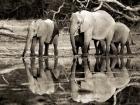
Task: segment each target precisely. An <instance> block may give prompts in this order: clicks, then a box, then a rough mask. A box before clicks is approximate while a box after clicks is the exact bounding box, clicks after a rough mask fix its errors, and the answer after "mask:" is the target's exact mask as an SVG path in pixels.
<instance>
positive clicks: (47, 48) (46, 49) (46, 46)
mask: <svg viewBox="0 0 140 105" xmlns="http://www.w3.org/2000/svg"><path fill="white" fill-rule="evenodd" d="M44 44H45V52H44V55H45V56H48V55H49V54H48V51H49V44H48V43H44Z"/></svg>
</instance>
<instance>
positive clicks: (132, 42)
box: [129, 32, 136, 45]
mask: <svg viewBox="0 0 140 105" xmlns="http://www.w3.org/2000/svg"><path fill="white" fill-rule="evenodd" d="M129 40H130V43H131V44H132V45H136V43H135V42H134V40H133V37H132V33H131V32H129Z"/></svg>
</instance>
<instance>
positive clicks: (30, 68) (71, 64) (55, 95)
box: [0, 56, 140, 105]
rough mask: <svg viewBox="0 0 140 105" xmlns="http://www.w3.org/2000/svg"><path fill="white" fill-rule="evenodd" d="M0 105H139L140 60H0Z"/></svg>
mask: <svg viewBox="0 0 140 105" xmlns="http://www.w3.org/2000/svg"><path fill="white" fill-rule="evenodd" d="M0 105H140V57H131V58H130V57H95V56H90V57H88V58H81V57H77V58H72V57H58V58H37V57H34V58H24V59H22V58H14V57H8V58H6V57H4V58H0Z"/></svg>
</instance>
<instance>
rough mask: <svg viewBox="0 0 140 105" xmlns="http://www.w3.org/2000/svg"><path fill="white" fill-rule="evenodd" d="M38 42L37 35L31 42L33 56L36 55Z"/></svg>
mask: <svg viewBox="0 0 140 105" xmlns="http://www.w3.org/2000/svg"><path fill="white" fill-rule="evenodd" d="M36 44H37V37H33V39H32V43H31V49H30V50H31V54H30V55H31V56H34V55H35V46H36Z"/></svg>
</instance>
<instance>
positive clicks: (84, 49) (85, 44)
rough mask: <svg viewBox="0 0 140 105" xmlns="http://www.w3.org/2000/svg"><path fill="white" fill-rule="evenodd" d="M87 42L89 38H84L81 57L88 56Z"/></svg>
mask: <svg viewBox="0 0 140 105" xmlns="http://www.w3.org/2000/svg"><path fill="white" fill-rule="evenodd" d="M89 42H90V40H85V41H84V46H83V48H82V49H83V51H82V52H83V57H87V56H88V49H89Z"/></svg>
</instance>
